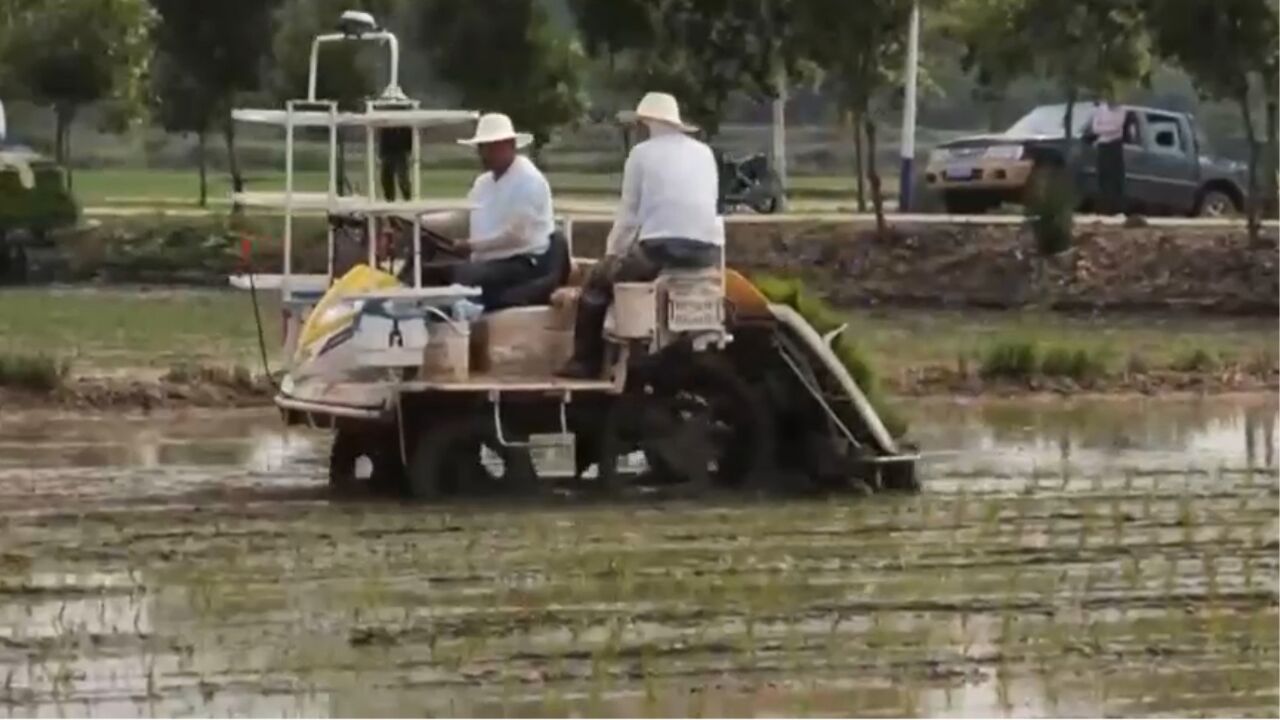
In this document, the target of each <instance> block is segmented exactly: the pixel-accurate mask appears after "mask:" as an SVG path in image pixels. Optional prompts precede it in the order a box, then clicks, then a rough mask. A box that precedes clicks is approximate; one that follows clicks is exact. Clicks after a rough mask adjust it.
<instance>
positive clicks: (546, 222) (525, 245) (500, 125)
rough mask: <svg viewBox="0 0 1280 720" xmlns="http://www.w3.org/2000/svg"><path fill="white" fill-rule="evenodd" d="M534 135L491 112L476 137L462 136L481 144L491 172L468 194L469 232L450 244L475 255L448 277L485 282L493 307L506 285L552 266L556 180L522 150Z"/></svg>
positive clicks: (442, 219)
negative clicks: (550, 251) (549, 179)
mask: <svg viewBox="0 0 1280 720" xmlns="http://www.w3.org/2000/svg"><path fill="white" fill-rule="evenodd" d="M531 139H532V138H531V137H530V136H529V135H528V134H526V133H517V132H516V131H515V129H514V128H513V127H512V124H511V119H510V118H508V117H507V116H506V115H503V114H501V113H489V114H487V115H484V116H482V117H481V118H480V122H479V123H478V124H477V125H476V132H475V135H474V136H473V137H470V138H467V139H465V140H459V141H458V142H459V143H461V144H463V145H472V146H474V147H475V148H476V152H477V154H478V155H479V157H480V164H481V165H482V166H483V167H484V170H485V172H483V173H481V174H480V175H479V176H478V177H477V178H476V181H475V183H474V184H472V186H471V192H470V193H468V195H467V200H468V202H470V203H471V205H472V208H471V211H470V217H469V222H468V226H469V228H468V237H467V238H466V239H464V240H454V241H452V242H451V243H450V247H449V248H448V249H449V250H450V251H451V252H453V253H455V254H459V255H469V260H468V261H466V262H463V263H461V264H459V265H456V266H454V267H452V268H450V269H449V272H448V273H447V275H448V278H447V279H448V280H449V281H451V282H456V283H458V284H461V285H470V286H473V287H478V288H480V289H481V290H482V291H483V292H484V295H483V297H482V301H481V302H482V303H483V304H484V305H485V307H488V308H493V307H496V306H497V305H498V303H497V302H496V300H497V299H498V298H499V296H500V295H502V292H503V290H505V289H507V288H509V287H511V286H514V285H519V284H522V283H525V282H528V281H530V280H533V279H536V278H538V277H540V276H541V275H543V274H544V273H547V272H552V270H551V269H550V268H547V267H544V265H545V264H546V263H547V261H548V252H547V250H548V248H549V247H550V245H551V234H552V232H554V230H555V221H554V216H553V210H552V205H551V186H550V185H549V184H548V183H547V179H546V178H545V177H543V175H542V172H541V171H539V170H538V168H537V167H536V166H535V165H534V164H533V162H532V161H531V160H529V159H528V158H527V157H525V156H523V155H520V154H519V153H517V152H516V150H517V149H518V148H521V147H524V146H525V145H527V144H528V143H529V142H530V140H531ZM457 219H459V218H458V217H457V216H456V215H454V214H443V215H440V214H437V215H432V216H426V217H424V218H423V222H424V224H427V225H437V224H448V223H449V222H450V221H451V220H457ZM425 275H426V273H425V272H424V276H425ZM424 280H425V277H424Z"/></svg>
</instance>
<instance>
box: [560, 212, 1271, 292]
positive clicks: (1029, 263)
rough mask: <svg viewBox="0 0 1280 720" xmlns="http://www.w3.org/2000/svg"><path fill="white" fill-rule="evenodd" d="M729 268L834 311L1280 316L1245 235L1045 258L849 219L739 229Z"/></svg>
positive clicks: (1091, 238)
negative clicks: (907, 308) (780, 283)
mask: <svg viewBox="0 0 1280 720" xmlns="http://www.w3.org/2000/svg"><path fill="white" fill-rule="evenodd" d="M607 233H608V223H603V222H579V223H575V224H574V244H575V252H576V253H578V254H582V255H595V254H598V253H600V252H601V250H602V249H603V243H604V237H605V235H607ZM728 243H729V244H728V247H729V256H728V259H729V263H730V264H731V265H733V266H735V267H737V268H740V269H744V270H747V271H750V272H759V273H777V274H784V275H790V274H795V275H799V276H801V277H803V278H805V280H806V281H808V282H809V283H810V284H811V286H812V287H814V288H815V289H816V290H818V291H820V292H822V293H823V294H825V295H826V296H827V299H828V300H830V301H831V302H833V303H835V304H837V305H853V306H867V305H923V306H940V307H966V306H971V307H990V308H1024V307H1032V306H1037V307H1044V308H1050V309H1059V310H1099V309H1106V310H1196V311H1203V312H1216V313H1242V314H1275V313H1276V312H1277V310H1278V309H1280V304H1278V302H1277V297H1278V296H1280V270H1278V266H1277V235H1276V232H1275V231H1274V230H1270V231H1266V233H1265V237H1264V238H1263V239H1262V240H1261V241H1260V242H1259V243H1257V244H1251V243H1250V241H1249V238H1248V235H1247V234H1246V233H1245V231H1244V230H1243V229H1222V228H1212V229H1208V228H1133V229H1130V228H1123V227H1114V226H1101V225H1095V226H1086V225H1079V226H1077V228H1076V241H1075V247H1073V248H1072V249H1071V250H1069V251H1067V252H1065V253H1063V254H1061V255H1059V256H1057V257H1053V258H1049V259H1041V258H1040V256H1039V255H1038V254H1037V253H1036V250H1035V239H1034V238H1033V237H1032V235H1031V233H1030V231H1028V230H1026V229H1024V228H1022V227H1018V226H1007V225H951V226H946V225H907V224H902V225H898V226H896V227H894V228H893V229H892V231H891V232H890V233H889V235H888V236H887V237H885V238H880V237H878V236H877V234H876V232H875V229H874V228H873V227H867V226H866V225H862V224H859V225H854V224H852V223H842V224H833V223H813V224H804V223H741V224H734V225H731V226H730V228H729V238H728Z"/></svg>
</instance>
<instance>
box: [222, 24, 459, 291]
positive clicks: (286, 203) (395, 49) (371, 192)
mask: <svg viewBox="0 0 1280 720" xmlns="http://www.w3.org/2000/svg"><path fill="white" fill-rule="evenodd" d="M338 27H339V31H338V32H334V33H325V34H321V35H318V36H316V37H315V39H314V40H313V41H312V44H311V56H310V69H309V73H308V78H307V97H306V98H305V99H295V100H289V101H287V102H286V103H285V107H284V109H282V110H281V109H260V108H237V109H235V110H233V111H232V114H231V116H232V119H233V120H235V121H237V122H244V123H255V124H263V125H272V126H276V127H283V129H284V131H285V187H284V192H283V193H281V192H237V193H233V195H232V199H233V201H234V202H235V203H237V204H239V205H242V206H247V207H259V208H273V209H279V210H282V211H283V215H284V230H283V235H284V238H283V241H284V253H283V255H284V258H283V273H282V274H281V275H280V276H279V277H278V279H275V278H269V277H268V278H264V280H265V282H263V283H262V286H263V287H268V286H273V285H274V286H276V287H278V288H279V289H280V291H281V295H282V296H283V299H284V301H285V302H286V303H290V302H291V301H293V300H295V297H294V296H295V295H296V294H303V295H307V296H313V295H316V294H317V291H320V292H323V290H324V289H325V288H327V287H328V286H329V285H330V284H331V283H332V282H333V280H334V271H335V268H334V262H333V259H334V252H333V250H334V241H335V235H334V229H333V225H332V223H330V227H329V232H328V242H329V267H328V271H327V273H326V274H325V275H294V274H293V222H294V215H295V213H298V212H325V213H328V214H329V215H331V216H347V217H351V216H360V217H363V218H364V219H365V220H366V222H367V232H368V239H369V242H368V245H369V248H368V252H369V258H368V260H369V264H370V265H374V263H375V261H376V253H377V243H376V242H374V240H373V239H374V238H375V237H376V234H377V233H376V231H377V222H378V219H379V218H387V217H392V216H395V217H402V218H408V219H412V220H414V222H413V227H414V233H413V235H414V237H413V260H412V262H413V269H414V272H413V275H414V289H415V290H417V291H418V292H420V293H424V294H425V293H427V292H428V290H431V289H427V288H422V287H421V269H422V233H421V227H420V225H419V223H418V222H417V218H418V216H419V215H421V214H423V213H426V212H433V211H440V210H454V209H467V208H466V204H465V203H462V204H460V203H456V202H454V203H446V202H440V201H438V200H428V199H424V198H422V196H421V191H422V188H421V172H420V170H421V164H422V147H421V141H422V140H421V135H420V130H421V129H423V128H426V127H432V126H440V125H450V124H457V123H465V122H474V121H475V119H476V118H477V117H478V116H479V113H478V112H476V111H473V110H429V109H422V108H421V107H420V106H419V103H418V101H417V100H413V99H410V98H408V97H406V96H405V95H404V93H403V92H402V91H401V89H400V85H399V77H400V75H399V70H400V68H399V65H400V44H399V41H398V40H397V38H396V36H395V35H394V34H393V33H391V32H390V31H387V30H385V29H382V28H379V27H378V25H377V23H376V21H375V20H374V19H373V17H372V16H371V15H369V14H367V13H362V12H357V11H347V12H345V13H343V14H342V16H341V19H340V22H339V23H338ZM339 42H376V43H382V44H385V45H386V46H387V47H388V48H389V51H390V66H389V67H390V77H389V79H388V82H387V85H386V87H385V89H384V90H383V91H382V93H381V95H380V96H379V97H377V98H371V99H368V100H366V101H365V103H364V108H363V109H361V110H359V111H340V110H339V109H338V104H337V102H336V101H335V100H333V99H328V98H318V97H317V96H316V92H317V85H318V77H317V74H318V72H319V62H318V61H319V54H320V48H321V46H322V45H324V44H327V43H339ZM344 127H359V128H364V131H365V132H364V134H365V166H366V167H365V171H366V172H365V180H366V186H367V187H366V188H365V191H364V192H363V193H357V194H351V195H347V194H344V193H343V189H342V188H339V187H338V160H339V143H338V133H339V132H340V129H341V128H344ZM390 127H396V128H410V129H412V131H413V140H412V159H411V164H410V179H411V183H410V184H411V192H410V197H409V198H408V199H404V200H384V199H381V198H379V196H378V183H377V163H378V155H377V152H376V137H377V131H378V130H379V129H382V128H390ZM297 128H326V129H328V141H329V142H328V150H329V153H328V156H329V163H328V184H327V188H326V189H325V190H324V191H322V192H300V191H299V190H298V189H297V185H296V178H295V170H296V163H295V144H296V143H295V140H296V129H297ZM232 282H233V284H237V285H240V284H243V282H237V279H235V278H233V279H232ZM434 290H439V289H438V288H437V289H434ZM455 295H456V293H455Z"/></svg>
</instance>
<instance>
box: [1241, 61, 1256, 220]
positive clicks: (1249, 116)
mask: <svg viewBox="0 0 1280 720" xmlns="http://www.w3.org/2000/svg"><path fill="white" fill-rule="evenodd" d="M1239 103H1240V119H1241V121H1242V122H1243V123H1244V136H1245V139H1246V140H1248V141H1249V197H1248V198H1247V199H1246V200H1245V203H1244V204H1245V213H1246V214H1247V217H1248V218H1249V239H1250V240H1252V241H1254V242H1257V240H1258V232H1259V230H1260V227H1259V217H1258V209H1259V208H1258V206H1259V203H1258V155H1259V148H1258V134H1257V131H1256V130H1254V127H1253V112H1252V111H1250V110H1249V88H1248V86H1246V87H1245V89H1244V91H1243V92H1241V93H1240V97H1239Z"/></svg>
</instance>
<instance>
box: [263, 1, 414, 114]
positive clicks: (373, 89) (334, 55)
mask: <svg viewBox="0 0 1280 720" xmlns="http://www.w3.org/2000/svg"><path fill="white" fill-rule="evenodd" d="M395 6H396V3H395V2H394V1H393V0H364V1H363V2H360V1H358V0H281V1H280V5H279V7H278V8H277V9H276V11H275V27H276V33H275V38H274V40H273V42H272V54H273V55H274V57H275V75H274V78H273V80H274V82H273V89H274V91H275V94H276V96H277V97H278V98H279V99H281V100H296V99H302V98H305V97H306V96H307V77H308V74H309V72H310V61H311V41H312V40H313V39H315V36H316V35H319V34H321V33H325V32H332V31H334V29H335V28H336V27H337V22H338V18H339V17H340V16H341V15H342V13H343V11H345V10H352V9H355V10H364V11H366V12H369V13H372V14H373V16H374V17H375V18H377V19H378V20H380V21H385V20H386V19H387V18H388V17H389V16H391V14H392V11H393V10H394V9H395ZM318 65H319V69H318V74H319V81H318V82H317V84H316V96H317V97H318V98H322V99H330V100H337V101H338V104H339V105H341V106H342V107H343V108H346V109H356V108H358V107H360V106H361V105H362V103H363V101H364V100H365V99H367V98H370V97H374V96H376V95H377V94H378V93H380V92H381V91H382V89H383V84H382V83H381V82H380V78H385V76H386V73H387V72H388V69H387V68H386V53H385V51H376V50H375V49H374V48H373V47H372V46H371V45H370V44H368V43H336V44H328V45H325V46H323V47H322V48H321V50H320V58H319V62H318Z"/></svg>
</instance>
